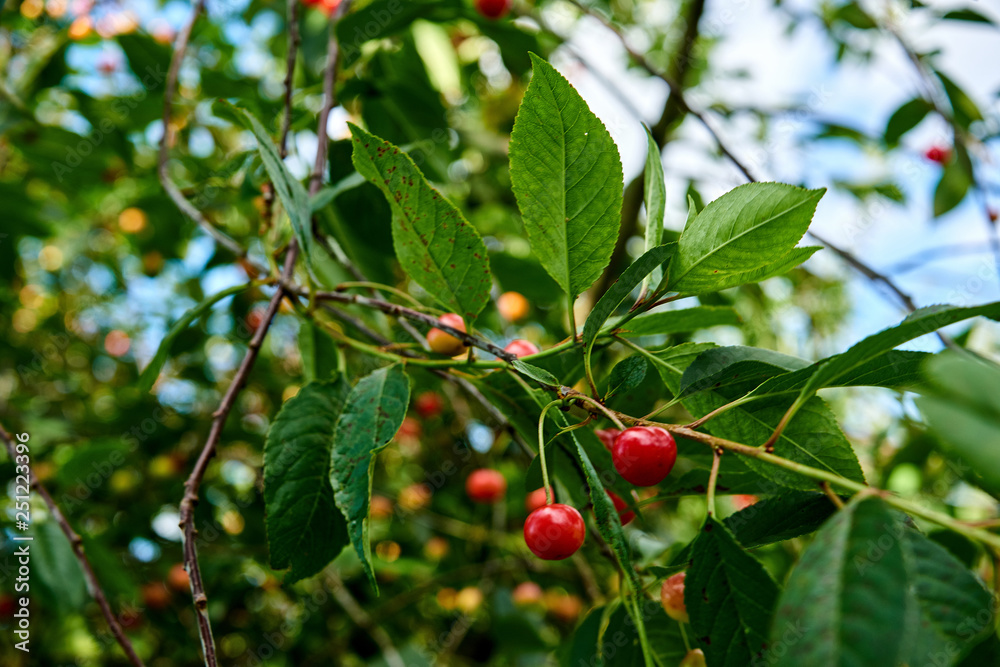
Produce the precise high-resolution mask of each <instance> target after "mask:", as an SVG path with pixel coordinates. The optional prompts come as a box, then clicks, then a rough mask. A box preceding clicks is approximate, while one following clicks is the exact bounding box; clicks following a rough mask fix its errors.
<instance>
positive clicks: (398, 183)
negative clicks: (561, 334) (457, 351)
mask: <svg viewBox="0 0 1000 667" xmlns="http://www.w3.org/2000/svg"><path fill="white" fill-rule="evenodd" d="M350 128H351V135H352V136H353V139H354V154H353V159H354V166H355V167H356V168H357V170H358V172H359V173H361V175H363V176H364V177H365V178H367V179H368V180H369V181H371V182H372V183H373V184H375V186H376V187H378V189H379V190H381V191H382V194H384V195H385V197H386V199H387V200H388V201H389V204H390V205H391V206H392V209H393V218H392V240H393V247H394V248H395V250H396V256H397V258H398V259H399V263H400V266H401V267H402V268H403V270H404V271H405V272H406V273H407V275H409V276H410V277H411V278H413V280H414V282H416V283H417V284H418V285H420V286H421V287H423V288H424V289H425V290H427V292H428V293H429V294H430V295H431V296H432V297H434V298H435V299H436V300H437V301H438V302H439V303H440V304H441V305H442V306H444V307H445V308H447V309H448V310H450V311H453V312H455V313H458V314H460V315H461V316H462V317H463V318H464V319H465V320H466V321H467V322H472V321H473V320H475V319H476V316H477V315H478V314H479V312H480V311H481V310H482V309H483V306H485V305H486V302H487V301H488V300H489V295H490V287H491V286H492V282H493V277H492V275H491V274H490V264H489V257H488V255H487V253H486V245H485V244H484V243H483V240H482V239H481V238H480V237H479V233H478V232H477V231H476V229H475V228H474V227H473V226H472V225H470V224H469V223H468V221H467V220H466V219H465V217H464V216H463V215H462V213H461V212H460V211H459V210H458V209H457V208H455V205H454V204H452V203H451V202H450V201H448V200H447V199H446V198H445V197H444V196H443V195H442V194H441V193H439V192H438V191H437V190H435V189H434V188H432V187H431V186H430V184H429V183H428V182H427V180H426V179H425V178H424V175H423V174H422V173H421V171H420V169H418V168H417V165H416V164H414V162H413V160H412V159H410V156H409V155H407V154H406V153H403V152H402V151H401V150H400V149H399V148H398V147H396V146H394V145H393V144H391V143H390V142H388V141H385V140H383V139H380V138H378V137H376V136H374V135H372V134H369V133H368V132H365V131H364V130H362V129H361V128H360V127H358V126H356V125H353V124H351V125H350Z"/></svg>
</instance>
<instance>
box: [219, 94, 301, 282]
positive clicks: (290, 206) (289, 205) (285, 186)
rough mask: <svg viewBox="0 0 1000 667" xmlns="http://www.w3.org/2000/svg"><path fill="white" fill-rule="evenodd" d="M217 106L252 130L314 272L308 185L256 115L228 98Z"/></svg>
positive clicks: (266, 167) (275, 188) (279, 197)
mask: <svg viewBox="0 0 1000 667" xmlns="http://www.w3.org/2000/svg"><path fill="white" fill-rule="evenodd" d="M215 105H216V107H217V108H221V109H225V110H227V111H228V112H229V114H230V115H232V116H234V117H235V118H237V119H238V120H239V121H240V122H241V123H242V124H243V126H244V127H246V128H247V129H248V130H250V131H251V132H253V134H254V137H256V139H257V150H258V151H259V152H260V159H261V162H263V163H264V170H265V171H267V175H268V178H270V179H271V183H272V184H273V185H274V191H275V192H276V193H277V195H278V200H279V201H280V202H281V205H282V206H283V207H284V209H285V213H287V214H288V219H289V220H290V221H291V223H292V230H293V231H294V232H295V238H297V239H298V241H299V246H300V247H301V248H302V255H303V257H304V258H305V261H306V267H307V268H308V269H309V273H310V274H311V275H313V276H315V273H314V272H313V256H314V254H315V253H316V252H317V249H316V248H315V247H314V239H313V233H312V207H311V206H310V204H309V193H307V192H306V189H305V187H303V186H302V184H301V183H299V181H298V179H296V178H295V177H294V176H292V173H291V172H290V171H288V167H286V166H285V163H284V162H283V161H282V159H281V155H280V154H279V153H278V148H277V147H276V146H275V145H274V142H273V141H272V140H271V135H270V133H268V131H267V130H266V129H265V128H264V126H263V125H262V124H261V122H260V121H259V120H257V118H256V117H255V116H254V115H253V114H252V113H250V112H249V111H247V110H246V109H241V108H239V107H236V106H233V105H232V104H230V103H229V102H226V101H225V100H218V101H217V102H216V103H215Z"/></svg>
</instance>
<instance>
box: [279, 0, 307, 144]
mask: <svg viewBox="0 0 1000 667" xmlns="http://www.w3.org/2000/svg"><path fill="white" fill-rule="evenodd" d="M300 40H301V38H300V37H299V0H288V59H287V65H286V66H285V117H284V119H283V120H282V122H281V137H280V139H279V140H278V151H279V154H280V155H281V158H282V159H285V157H286V156H287V155H288V131H289V130H290V129H291V127H292V89H293V86H294V85H295V58H296V55H297V54H298V50H299V42H300Z"/></svg>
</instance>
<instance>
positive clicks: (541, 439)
mask: <svg viewBox="0 0 1000 667" xmlns="http://www.w3.org/2000/svg"><path fill="white" fill-rule="evenodd" d="M562 402H563V401H562V399H559V400H556V401H552V402H551V403H549V404H548V405H546V406H545V407H544V408H542V414H541V415H539V417H538V458H539V459H540V461H541V464H542V487H543V488H544V489H545V504H546V505H551V504H552V497H553V495H554V494H553V493H552V485H551V484H550V483H549V470H548V468H546V467H545V415H546V414H548V412H549V410H550V409H551V408H554V407H555V406H557V405H561V404H562Z"/></svg>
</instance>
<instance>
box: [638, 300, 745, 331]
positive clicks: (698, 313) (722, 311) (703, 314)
mask: <svg viewBox="0 0 1000 667" xmlns="http://www.w3.org/2000/svg"><path fill="white" fill-rule="evenodd" d="M739 323H740V316H739V315H737V314H736V311H735V310H733V309H732V308H730V307H728V306H695V307H694V308H685V309H683V310H666V311H662V312H659V313H650V314H648V315H640V316H639V317H636V318H635V319H632V320H629V321H628V322H626V323H625V324H624V325H623V326H622V329H621V335H622V336H625V337H636V336H654V335H658V334H675V333H683V332H686V331H697V330H698V329H707V328H708V327H717V326H725V325H736V324H739Z"/></svg>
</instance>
